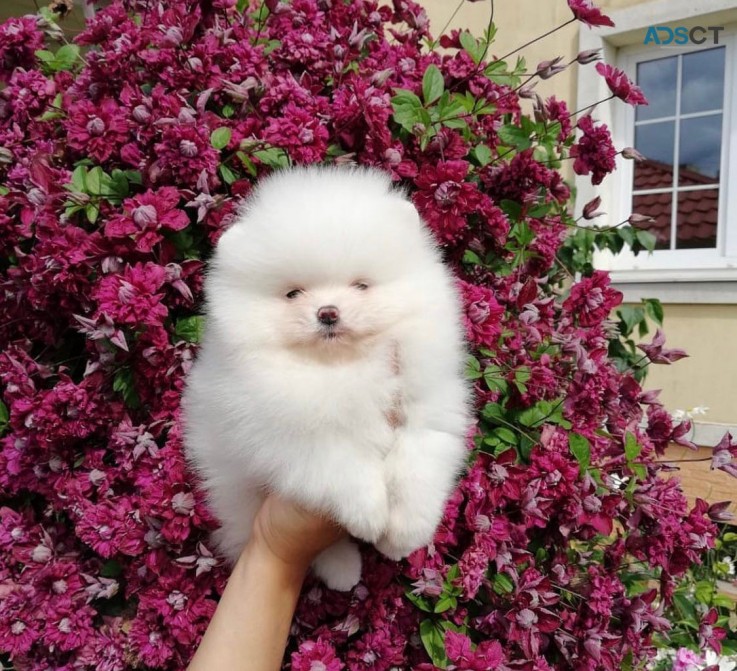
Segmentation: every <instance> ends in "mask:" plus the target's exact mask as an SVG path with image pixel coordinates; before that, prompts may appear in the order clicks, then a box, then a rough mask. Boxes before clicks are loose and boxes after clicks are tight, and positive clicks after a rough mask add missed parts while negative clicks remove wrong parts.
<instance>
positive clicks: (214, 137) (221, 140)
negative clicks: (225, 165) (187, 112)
mask: <svg viewBox="0 0 737 671" xmlns="http://www.w3.org/2000/svg"><path fill="white" fill-rule="evenodd" d="M232 136H233V131H232V130H230V128H228V127H227V126H221V127H220V128H216V129H215V130H214V131H212V133H211V134H210V144H211V145H212V146H213V147H214V148H215V149H218V150H220V149H225V147H227V146H228V143H229V142H230V138H231V137H232Z"/></svg>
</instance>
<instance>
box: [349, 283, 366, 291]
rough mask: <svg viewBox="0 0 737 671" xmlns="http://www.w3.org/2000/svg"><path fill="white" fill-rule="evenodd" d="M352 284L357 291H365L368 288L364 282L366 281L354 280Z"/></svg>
mask: <svg viewBox="0 0 737 671" xmlns="http://www.w3.org/2000/svg"><path fill="white" fill-rule="evenodd" d="M353 286H354V287H355V288H356V289H358V290H359V291H366V289H368V288H369V285H368V284H366V282H354V283H353Z"/></svg>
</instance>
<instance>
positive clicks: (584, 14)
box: [568, 0, 614, 28]
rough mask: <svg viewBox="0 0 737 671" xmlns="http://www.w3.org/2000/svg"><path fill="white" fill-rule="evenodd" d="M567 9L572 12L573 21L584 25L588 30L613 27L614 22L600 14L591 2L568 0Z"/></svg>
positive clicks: (588, 0) (586, 0)
mask: <svg viewBox="0 0 737 671" xmlns="http://www.w3.org/2000/svg"><path fill="white" fill-rule="evenodd" d="M568 7H570V9H571V11H572V12H573V16H574V17H575V19H576V20H577V21H581V22H582V23H585V24H586V25H587V26H588V27H589V28H595V27H596V26H613V25H614V21H612V20H611V19H610V18H609V17H608V16H606V15H605V14H602V13H601V10H600V9H599V8H598V7H596V6H595V5H594V3H593V2H591V0H568Z"/></svg>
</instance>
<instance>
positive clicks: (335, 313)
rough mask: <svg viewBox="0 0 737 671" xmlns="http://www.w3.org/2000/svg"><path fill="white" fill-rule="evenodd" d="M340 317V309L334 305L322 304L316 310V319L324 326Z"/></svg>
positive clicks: (331, 323) (331, 324) (329, 324)
mask: <svg viewBox="0 0 737 671" xmlns="http://www.w3.org/2000/svg"><path fill="white" fill-rule="evenodd" d="M339 319H340V311H339V310H338V308H336V307H335V306H334V305H323V306H322V307H321V308H320V309H318V311H317V320H318V321H319V322H320V323H321V324H324V325H325V326H333V325H335V324H337V323H338V320H339Z"/></svg>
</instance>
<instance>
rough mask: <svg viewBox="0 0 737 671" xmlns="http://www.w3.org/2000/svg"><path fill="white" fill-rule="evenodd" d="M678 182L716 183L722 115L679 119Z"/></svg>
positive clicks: (719, 156) (682, 183) (719, 157)
mask: <svg viewBox="0 0 737 671" xmlns="http://www.w3.org/2000/svg"><path fill="white" fill-rule="evenodd" d="M679 144H680V147H679V151H678V154H679V156H678V183H679V184H681V185H684V184H713V183H714V182H719V162H720V161H721V158H722V153H721V150H722V115H721V114H710V115H709V116H699V117H695V118H693V119H683V120H682V121H681V138H680V143H679Z"/></svg>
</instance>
